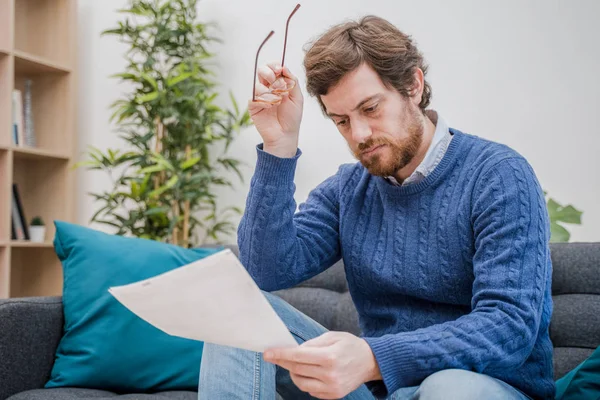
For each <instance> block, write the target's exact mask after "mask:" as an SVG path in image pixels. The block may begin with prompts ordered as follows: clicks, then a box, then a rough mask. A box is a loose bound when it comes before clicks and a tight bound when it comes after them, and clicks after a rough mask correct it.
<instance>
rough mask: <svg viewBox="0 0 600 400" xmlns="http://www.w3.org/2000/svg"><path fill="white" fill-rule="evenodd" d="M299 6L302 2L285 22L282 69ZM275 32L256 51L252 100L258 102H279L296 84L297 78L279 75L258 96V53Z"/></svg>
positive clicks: (270, 33)
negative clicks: (288, 38)
mask: <svg viewBox="0 0 600 400" xmlns="http://www.w3.org/2000/svg"><path fill="white" fill-rule="evenodd" d="M299 8H300V4H297V5H296V8H294V11H292V13H291V14H290V16H289V17H288V19H287V23H286V24H285V39H284V42H283V56H282V57H281V68H282V69H283V67H284V65H285V64H284V62H285V49H286V47H287V34H288V27H289V25H290V20H291V19H292V17H293V16H294V14H295V13H296V11H298V9H299ZM273 34H275V31H271V32H269V34H268V35H267V37H266V38H265V40H263V42H262V43H261V45H260V47H259V48H258V51H257V52H256V60H255V61H254V85H253V87H252V101H256V102H260V103H267V104H276V103H279V102H280V101H281V97H280V95H282V94H284V93H287V92H289V91H290V90H292V89H293V88H294V86H296V81H295V80H293V79H291V78H288V77H285V76H279V77H277V79H275V81H274V82H273V83H271V84H270V85H269V87H268V91H267V92H266V93H263V94H261V95H260V96H258V97H256V78H257V76H256V72H257V68H258V55H259V54H260V50H261V49H262V47H263V46H264V45H265V43H267V41H268V40H269V39H270V38H271V36H273Z"/></svg>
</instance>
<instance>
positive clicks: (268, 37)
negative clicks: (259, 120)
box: [252, 31, 275, 101]
mask: <svg viewBox="0 0 600 400" xmlns="http://www.w3.org/2000/svg"><path fill="white" fill-rule="evenodd" d="M274 33H275V31H271V32H269V34H268V35H267V37H266V38H265V40H263V42H262V43H261V44H260V47H259V48H258V50H256V60H254V83H253V84H252V101H254V100H255V99H256V97H255V96H256V72H257V69H258V55H259V54H260V49H262V47H263V46H264V45H265V43H267V40H269V39H270V38H271V36H273V34H274Z"/></svg>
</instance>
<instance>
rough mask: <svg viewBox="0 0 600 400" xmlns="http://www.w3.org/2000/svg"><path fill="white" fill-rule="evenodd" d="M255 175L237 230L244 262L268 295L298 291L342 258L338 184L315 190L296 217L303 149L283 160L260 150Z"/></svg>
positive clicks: (333, 179) (332, 181) (329, 182)
mask: <svg viewBox="0 0 600 400" xmlns="http://www.w3.org/2000/svg"><path fill="white" fill-rule="evenodd" d="M257 151H258V160H257V164H256V170H255V173H254V176H253V177H252V180H251V183H250V191H249V194H248V198H247V200H246V209H245V211H244V215H243V217H242V220H241V222H240V225H239V227H238V245H239V249H240V261H241V262H242V264H243V265H244V267H245V268H246V269H247V270H248V272H249V274H250V275H251V276H252V278H253V279H254V280H255V281H256V283H257V285H258V286H259V287H260V288H261V289H263V290H266V291H273V290H280V289H285V288H289V287H292V286H295V285H296V284H298V283H300V282H303V281H305V280H307V279H309V278H311V277H312V276H315V275H317V274H318V273H320V272H322V271H324V270H325V269H327V268H328V267H330V266H331V265H333V264H334V263H335V262H336V261H338V260H339V259H340V257H341V256H340V245H339V235H338V232H339V212H338V210H339V204H338V187H339V185H338V180H339V174H337V175H334V176H332V177H330V178H328V179H327V180H325V181H324V182H323V183H321V184H320V185H319V186H318V187H316V188H315V189H313V190H312V191H311V192H310V194H309V196H308V199H307V200H306V202H304V203H302V204H301V205H300V207H299V209H298V212H296V202H295V201H294V192H295V185H294V173H295V169H296V164H297V160H298V158H299V157H300V155H301V152H300V150H298V152H297V153H296V156H295V157H293V158H279V157H276V156H273V155H271V154H269V153H266V152H264V151H263V150H262V145H259V146H258V148H257Z"/></svg>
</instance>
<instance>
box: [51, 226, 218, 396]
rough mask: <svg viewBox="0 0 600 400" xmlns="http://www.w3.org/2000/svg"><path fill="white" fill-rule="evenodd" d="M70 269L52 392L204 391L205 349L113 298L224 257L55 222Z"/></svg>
mask: <svg viewBox="0 0 600 400" xmlns="http://www.w3.org/2000/svg"><path fill="white" fill-rule="evenodd" d="M55 225H56V237H55V239H54V246H55V250H56V254H57V255H58V257H59V259H60V260H61V262H62V265H63V271H64V288H63V307H64V334H63V336H62V338H61V340H60V343H59V345H58V349H57V350H56V360H55V362H54V366H53V368H52V372H51V376H50V380H49V381H48V382H47V383H46V386H45V387H46V388H57V387H80V388H89V389H102V390H110V391H115V392H120V393H136V392H144V393H146V392H159V391H165V390H197V388H198V377H199V373H200V360H201V357H202V349H203V343H202V342H200V341H194V340H189V339H183V338H180V337H175V336H171V335H168V334H166V333H164V332H162V331H160V330H158V329H157V328H155V327H154V326H152V325H150V324H149V323H147V322H146V321H144V320H142V319H140V318H139V317H137V316H136V315H135V314H133V313H132V312H131V311H129V310H128V309H127V308H125V307H124V306H123V305H121V303H119V302H118V301H117V300H116V299H115V298H114V297H113V296H112V295H111V294H110V293H109V292H108V289H109V288H110V287H112V286H119V285H126V284H129V283H133V282H136V281H139V280H143V279H148V278H150V277H153V276H156V275H158V274H161V273H164V272H167V271H169V270H172V269H174V268H178V267H181V266H183V265H185V264H188V263H191V262H193V261H196V260H199V259H201V258H203V257H206V256H208V255H210V254H214V253H215V252H217V251H219V250H220V249H219V248H216V249H201V248H199V249H184V248H182V247H179V246H173V245H169V244H165V243H160V242H156V241H152V240H145V239H139V238H131V237H122V236H117V235H109V234H106V233H103V232H99V231H96V230H93V229H90V228H85V227H82V226H78V225H74V224H69V223H66V222H59V221H57V222H55Z"/></svg>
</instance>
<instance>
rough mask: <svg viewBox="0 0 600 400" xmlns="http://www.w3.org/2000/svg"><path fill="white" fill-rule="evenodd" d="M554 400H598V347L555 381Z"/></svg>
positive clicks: (599, 395)
mask: <svg viewBox="0 0 600 400" xmlns="http://www.w3.org/2000/svg"><path fill="white" fill-rule="evenodd" d="M555 399H556V400H587V399H594V400H597V399H600V347H598V348H597V349H596V350H594V352H593V353H592V355H591V356H589V357H588V358H587V359H586V360H585V361H583V362H582V363H581V364H579V365H578V366H577V367H575V369H573V370H572V371H571V372H569V373H568V374H566V375H565V376H563V377H562V378H560V379H559V380H557V381H556V397H555Z"/></svg>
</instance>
